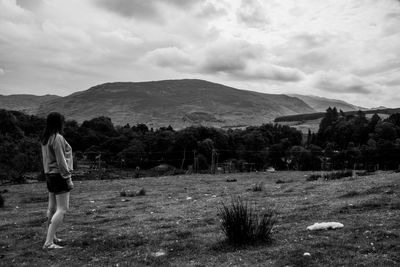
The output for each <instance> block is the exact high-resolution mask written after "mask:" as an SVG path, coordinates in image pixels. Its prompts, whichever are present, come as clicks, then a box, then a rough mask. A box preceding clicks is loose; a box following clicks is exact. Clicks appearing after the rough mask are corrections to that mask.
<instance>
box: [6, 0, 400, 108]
mask: <svg viewBox="0 0 400 267" xmlns="http://www.w3.org/2000/svg"><path fill="white" fill-rule="evenodd" d="M0 25H1V26H0V36H2V37H0V94H1V95H16V94H19V95H20V94H30V95H37V96H43V95H57V96H62V97H65V96H67V95H70V94H72V93H75V92H78V91H85V90H87V89H89V88H91V87H93V86H96V85H99V84H103V83H108V82H110V81H115V82H150V81H160V80H176V79H179V80H180V79H188V78H189V79H200V80H206V81H210V82H213V83H219V84H223V85H225V86H229V87H233V88H236V89H240V90H249V91H254V92H259V93H265V94H286V95H289V94H300V95H310V96H317V97H323V98H328V99H336V100H342V101H345V102H347V103H350V104H353V105H355V106H361V107H366V108H375V107H379V106H385V107H388V108H396V107H398V106H399V104H398V103H400V96H398V94H397V93H396V92H397V91H398V90H399V89H400V79H399V78H398V77H399V74H400V51H398V47H399V46H400V32H399V31H398V30H397V29H398V28H399V27H400V1H398V0H382V1H371V0H367V1H363V2H362V3H361V2H360V1H357V0H351V1H350V0H341V1H333V0H330V1H323V2H320V1H317V0H313V1H310V0H308V1H293V0H289V1H284V2H283V1H268V2H266V3H265V2H263V1H258V0H251V1H250V0H247V1H240V0H236V1H216V0H198V1H194V0H192V1H187V0H186V1H182V0H170V1H161V0H152V1H146V2H141V1H139V0H134V1H129V0H115V1H105V0H90V1H79V0H71V1H68V2H64V1H61V0H54V1H44V0H0ZM193 77H195V78H193Z"/></svg>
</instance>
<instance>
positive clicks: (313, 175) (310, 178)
mask: <svg viewBox="0 0 400 267" xmlns="http://www.w3.org/2000/svg"><path fill="white" fill-rule="evenodd" d="M321 177H322V175H321V174H311V175H310V176H308V177H307V179H306V180H307V181H316V180H318V179H319V178H321Z"/></svg>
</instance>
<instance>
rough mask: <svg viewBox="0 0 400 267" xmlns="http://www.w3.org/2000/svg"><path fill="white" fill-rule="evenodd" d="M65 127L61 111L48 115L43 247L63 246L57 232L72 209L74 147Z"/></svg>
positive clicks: (44, 146) (44, 141) (44, 145)
mask: <svg viewBox="0 0 400 267" xmlns="http://www.w3.org/2000/svg"><path fill="white" fill-rule="evenodd" d="M63 127H64V117H63V116H62V115H61V114H60V113H57V112H52V113H50V114H49V115H48V116H47V122H46V128H45V130H44V132H43V135H42V138H41V143H42V156H43V168H44V173H45V175H46V182H47V189H48V190H49V207H48V210H47V237H46V242H45V243H44V245H43V248H44V249H57V248H62V246H59V245H57V244H55V243H54V241H60V240H59V239H57V238H56V231H57V229H58V228H59V226H60V225H61V223H62V221H63V218H64V215H65V213H66V212H67V210H68V209H69V192H70V191H71V190H72V189H73V187H74V184H73V183H72V179H71V172H72V170H73V167H72V166H73V160H72V149H71V146H70V145H69V144H68V143H67V141H66V140H65V139H64V137H63V136H62V135H61V133H62V131H63Z"/></svg>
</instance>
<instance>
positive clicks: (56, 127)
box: [40, 112, 64, 145]
mask: <svg viewBox="0 0 400 267" xmlns="http://www.w3.org/2000/svg"><path fill="white" fill-rule="evenodd" d="M63 129H64V116H63V115H61V114H60V113H58V112H51V113H50V114H49V115H47V121H46V128H45V129H44V131H43V134H42V138H41V140H40V141H41V142H42V145H46V144H47V142H48V141H49V138H50V136H51V135H53V134H56V133H62V131H63Z"/></svg>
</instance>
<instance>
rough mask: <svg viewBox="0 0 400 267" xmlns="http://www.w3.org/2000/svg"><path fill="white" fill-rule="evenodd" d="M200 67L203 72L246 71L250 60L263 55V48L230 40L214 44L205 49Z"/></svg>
mask: <svg viewBox="0 0 400 267" xmlns="http://www.w3.org/2000/svg"><path fill="white" fill-rule="evenodd" d="M204 53H205V56H204V60H203V63H202V65H201V67H200V69H201V71H202V72H205V73H215V72H226V73H229V72H232V71H238V70H244V69H245V67H246V64H247V62H248V61H249V60H251V59H255V58H257V56H260V57H261V56H262V55H263V48H262V46H260V45H254V44H251V43H249V42H246V41H242V40H235V39H228V40H219V41H218V42H216V43H212V44H210V45H209V47H207V48H206V49H205V52H204Z"/></svg>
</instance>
